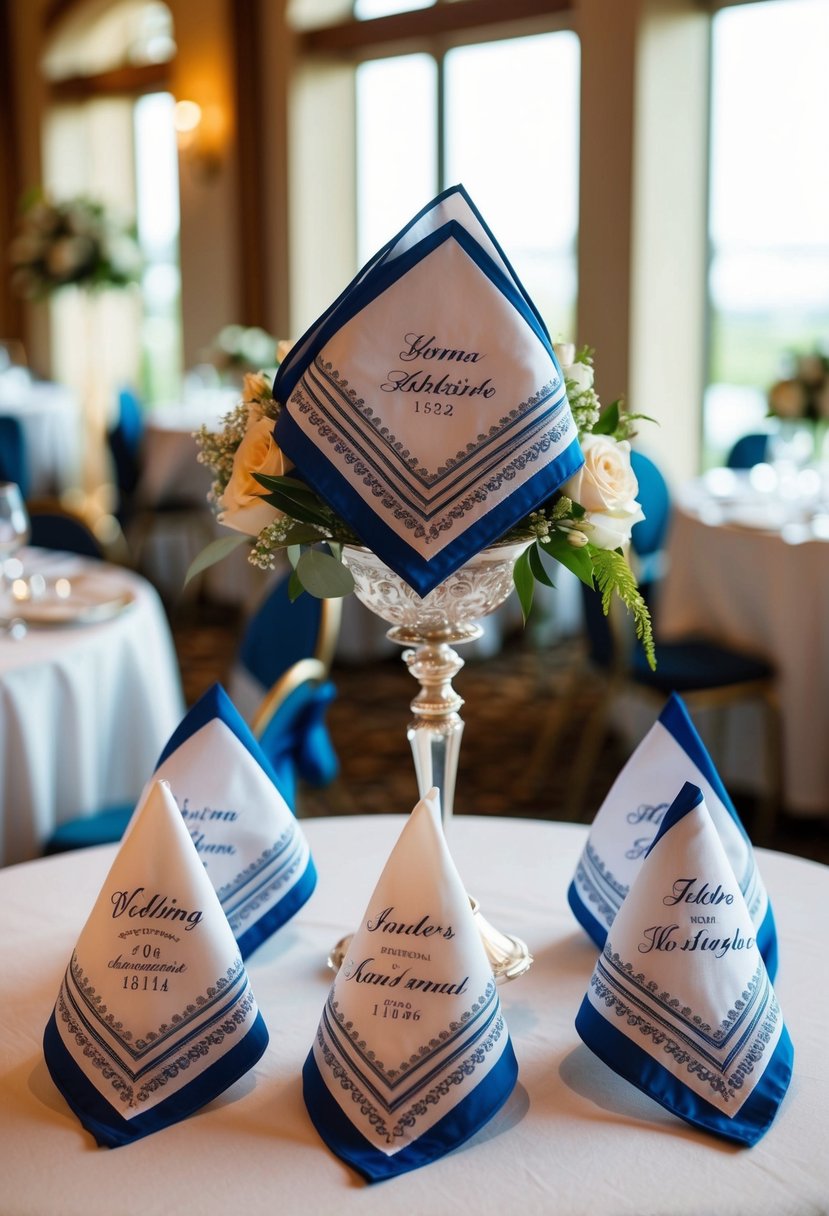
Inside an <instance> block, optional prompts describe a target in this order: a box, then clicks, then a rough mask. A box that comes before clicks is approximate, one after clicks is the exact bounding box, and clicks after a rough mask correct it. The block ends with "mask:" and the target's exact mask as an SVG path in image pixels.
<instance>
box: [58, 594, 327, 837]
mask: <svg viewBox="0 0 829 1216" xmlns="http://www.w3.org/2000/svg"><path fill="white" fill-rule="evenodd" d="M341 606H342V605H341V601H340V600H317V599H314V598H313V597H312V596H310V595H308V594H307V593H303V594H302V595H301V596H300V597H299V598H298V599H297V600H295V601H294V602H293V603H291V601H290V598H289V595H288V576H286V577H284V578H283V579H281V580H279V581H278V582H277V583H276V584H275V585H274V587H273V588H272V589H271V591H270V592H269V594H268V595H267V596H266V597H265V599H264V600H263V602H262V604H261V605H260V606H259V608H258V609H257V611H256V612H255V613H254V615H253V616H252V617H251V619H250V621H249V622H248V625H247V628H246V630H245V631H244V633H243V636H242V640H241V643H240V647H239V662H240V663H241V665H242V666H243V667H244V668H245V669H246V672H247V674H248V675H249V677H251V678H252V679H255V680H256V681H258V682H259V683H260V684H261V686H262V696H261V701H260V703H259V704H258V706H257V709H256V711H255V713H254V714H253V715H252V718H251V723H250V725H251V729H252V731H253V734H254V736H255V737H256V739H257V740H258V741H259V743H260V745H261V746H262V748H263V750H264V752H265V754H266V755H267V757H268V759H269V760H270V762H271V765H272V767H273V769H274V771H275V773H276V776H277V784H278V787H279V791H280V793H281V794H282V796H283V798H284V799H285V801H286V802H287V803H288V805H289V806H290V807H292V808H293V809H294V810H295V811H296V809H297V797H298V785H299V782H300V781H305V782H307V783H308V784H309V785H312V786H316V787H324V786H327V785H329V784H330V783H332V782H333V781H334V780H335V778H336V777H337V775H338V773H339V761H338V759H337V754H336V751H335V749H334V745H333V743H332V741H331V738H330V735H329V733H328V728H327V726H326V723H325V715H326V713H327V710H328V707H329V706H330V704H331V702H332V701H333V700H334V698H335V696H336V688H335V686H334V684H333V682H332V681H331V680H330V679H329V670H330V666H331V662H332V660H333V657H334V650H335V648H336V644H337V636H338V633H339V627H340V613H341ZM147 776H148V777H149V776H150V774H149V773H148V774H147ZM133 809H134V807H133V804H129V805H127V806H120V807H113V808H107V809H106V810H105V811H102V812H99V813H97V814H95V815H92V816H88V817H83V816H82V817H80V818H77V819H72V820H69V821H67V822H66V823H63V824H61V825H59V826H58V828H57V829H56V830H55V831H54V833H53V834H52V836H51V837H50V839H49V841H48V842H47V844H46V846H45V848H44V853H45V854H51V853H63V852H66V851H68V850H70V849H78V848H86V847H88V846H90V845H96V844H110V843H113V842H114V841H117V840H120V839H121V836H122V835H123V833H124V829H125V828H126V826H127V823H128V822H129V819H130V816H131V815H132V812H133Z"/></svg>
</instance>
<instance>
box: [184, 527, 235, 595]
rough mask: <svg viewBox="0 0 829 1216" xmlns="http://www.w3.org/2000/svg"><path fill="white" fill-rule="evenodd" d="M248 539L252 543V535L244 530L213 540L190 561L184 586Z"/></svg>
mask: <svg viewBox="0 0 829 1216" xmlns="http://www.w3.org/2000/svg"><path fill="white" fill-rule="evenodd" d="M245 541H247V542H248V543H250V537H249V536H247V535H246V534H245V533H244V532H234V534H233V535H232V536H220V537H219V539H218V540H212V541H211V542H210V544H209V545H207V546H206V547H205V548H204V549H202V551H201V553H198V554H197V555H196V556H195V557H194V558H193V560H192V562H191V563H190V567H189V569H188V571H187V574H186V575H185V578H184V586H185V587H186V586H187V584H188V583H189V582H190V581H191V579H194V578H195V577H196V575H197V574H201V572H202V571H203V570H207V569H209V567H210V566H215V564H216V562H220V561H221V560H222V559H223V558H225V557H227V555H228V553H232V552H233V550H234V549H238V548H239V546H240V545H243V544H244V543H245Z"/></svg>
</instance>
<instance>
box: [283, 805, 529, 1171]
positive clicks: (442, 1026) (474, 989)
mask: <svg viewBox="0 0 829 1216" xmlns="http://www.w3.org/2000/svg"><path fill="white" fill-rule="evenodd" d="M517 1076H518V1065H517V1064H516V1060H515V1055H514V1053H513V1050H512V1044H511V1042H510V1037H509V1032H508V1030H507V1027H506V1024H505V1022H504V1016H503V1014H502V1012H501V1006H500V1002H499V1000H498V994H497V992H496V989H495V980H494V979H493V976H492V970H491V968H490V965H489V962H488V960H487V957H486V954H485V953H484V948H483V945H482V944H481V939H480V935H479V933H478V930H477V928H476V926H475V922H474V919H473V916H472V910H471V907H470V903H469V898H468V896H467V895H466V893H465V891H464V889H463V885H462V883H461V881H460V878H459V877H458V873H457V871H456V869H455V866H454V863H453V861H452V859H451V857H450V855H449V851H448V849H447V847H446V841H445V839H444V836H443V831H442V828H441V824H440V809H439V805H438V793H437V790H432V791H431V792H430V794H429V795H427V797H426V798H424V799H423V800H422V801H421V802H419V803H418V804H417V806H416V807H415V809H414V811H413V812H412V814H411V816H410V818H409V819H408V820H407V822H406V826H405V827H404V829H403V831H402V833H401V835H400V838H399V840H398V842H397V844H396V845H395V847H394V850H393V851H392V853H391V855H390V857H389V859H388V861H387V863H386V866H385V869H384V870H383V873H382V875H381V877H380V881H379V882H378V884H377V887H376V889H375V892H374V895H373V896H372V898H371V901H370V902H369V905H368V908H367V909H366V912H365V916H364V917H363V920H362V922H361V924H360V926H359V928H358V929H357V932H356V933H355V934H354V937H353V938H352V940H351V944H350V946H349V949H348V953H347V955H346V957H345V960H344V962H343V965H342V967H341V968H340V971H339V974H338V975H337V978H336V980H335V981H334V984H333V987H332V988H331V991H330V993H329V995H328V999H327V1001H326V1003H325V1008H324V1009H323V1013H322V1018H321V1020H320V1024H319V1028H318V1030H317V1035H316V1039H315V1042H314V1044H313V1047H312V1049H311V1051H310V1053H309V1055H308V1059H307V1060H306V1062H305V1067H304V1069H303V1087H304V1094H305V1104H306V1106H307V1108H308V1112H309V1114H310V1116H311V1119H312V1120H313V1123H314V1125H315V1127H316V1128H317V1131H318V1132H319V1134H320V1136H321V1137H322V1139H323V1140H324V1141H325V1142H326V1144H328V1146H329V1147H330V1148H331V1149H332V1150H333V1151H334V1152H335V1153H336V1154H337V1155H338V1156H339V1157H341V1158H342V1159H343V1160H344V1161H347V1162H348V1163H349V1164H350V1165H352V1166H353V1167H354V1169H356V1170H358V1171H359V1173H361V1174H362V1175H363V1176H364V1177H365V1178H366V1179H368V1181H369V1182H377V1181H379V1180H381V1179H383V1178H390V1177H392V1176H394V1175H396V1174H402V1173H405V1172H406V1171H407V1170H412V1169H415V1168H416V1167H418V1166H421V1165H426V1164H428V1163H429V1162H430V1161H435V1160H436V1159H437V1158H439V1157H442V1156H443V1155H444V1154H445V1153H448V1152H450V1151H451V1150H452V1149H453V1148H456V1147H457V1146H458V1145H459V1144H462V1143H463V1142H464V1141H465V1140H468V1139H469V1137H470V1136H472V1135H474V1133H475V1132H477V1131H478V1130H479V1128H481V1127H482V1126H483V1125H484V1124H485V1123H487V1122H488V1120H489V1119H491V1118H492V1116H493V1115H494V1114H495V1112H496V1111H497V1110H498V1109H499V1108H500V1107H501V1106H502V1105H503V1103H504V1102H505V1101H506V1100H507V1098H508V1097H509V1095H510V1093H511V1092H512V1089H513V1086H514V1085H515V1081H516V1079H517Z"/></svg>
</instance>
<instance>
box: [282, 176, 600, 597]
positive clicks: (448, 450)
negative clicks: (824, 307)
mask: <svg viewBox="0 0 829 1216" xmlns="http://www.w3.org/2000/svg"><path fill="white" fill-rule="evenodd" d="M437 204H438V201H437V200H436V204H434V205H432V206H431V207H429V208H426V209H424V212H422V213H421V216H420V218H419V219H418V218H417V217H416V221H413V223H412V224H411V225H408V226H407V228H406V229H404V230H403V232H402V233H401V234H399V235H398V237H396V238H395V240H394V241H392V242H390V244H389V245H388V246H386V248H385V249H384V250H381V252H380V254H378V255H377V257H376V258H375V259H373V260H372V262H371V263H370V264H369V266H368V267H367V268H366V269H365V270H364V271H363V272H362V273H361V275H359V276H358V277H357V279H356V280H355V281H354V283H352V284H351V286H350V287H349V288H348V289H347V290H346V292H345V293H343V295H342V296H341V297H340V298H339V299H338V300H337V301H336V302H335V304H334V305H333V306H332V308H331V309H329V310H328V312H327V313H326V314H324V316H323V317H322V318H320V320H319V321H318V322H316V323H315V325H314V326H312V328H311V330H310V331H309V332H308V334H306V335H305V336H304V337H303V338H302V339H300V341H299V342H298V343H297V344H296V346H295V347H294V348H293V350H292V351H291V352H290V354H289V356H288V358H287V359H286V360H285V362H284V363H283V365H282V366H281V367H280V370H279V374H278V376H277V379H276V383H275V385H274V392H275V395H276V396H277V398H278V399H279V400H280V401H282V402H283V406H284V408H283V409H282V410H281V411H280V414H279V418H278V421H277V432H276V433H277V438H278V440H279V443H280V446H281V447H283V448H284V450H285V451H286V452H287V454H288V455H289V456H290V457H291V458H292V459H293V461H294V462H295V464H296V465H297V467H298V468H301V469H302V472H303V476H304V477H305V478H306V479H307V480H308V481H309V482H310V484H311V485H313V486H314V488H315V489H316V490H317V491H318V492H319V493H320V494H321V495H322V496H323V498H325V499H326V501H328V502H329V504H330V505H331V506H332V507H333V508H334V509H335V510H336V511H337V512H338V513H339V514H341V515H342V516H343V517H344V518H345V519H346V520H347V521H348V522H349V523H350V524H351V526H352V527H353V528H354V530H355V531H356V532H357V534H358V535H359V536H360V538H361V539H362V541H363V543H364V544H365V545H367V546H368V547H369V548H371V549H373V550H374V551H375V552H376V553H377V554H378V555H379V556H380V557H382V558H383V559H384V561H385V562H386V563H387V564H388V565H389V566H390V567H391V568H392V569H393V570H396V571H397V573H398V574H400V575H401V577H402V578H404V579H405V580H406V581H407V582H409V584H410V585H411V586H412V587H413V588H414V589H415V590H416V591H418V592H419V593H420V594H421V595H425V594H426V593H427V592H428V591H430V590H431V589H432V588H433V587H435V586H436V585H437V584H438V583H440V582H442V581H443V580H444V579H445V578H446V577H447V576H448V575H449V574H451V573H452V572H453V571H454V570H456V569H457V568H458V567H459V566H461V565H462V564H463V562H465V561H466V560H467V559H468V558H469V557H471V556H472V555H473V554H474V553H477V552H478V551H479V550H480V549H482V548H484V547H485V546H486V545H488V544H490V543H491V542H493V541H495V540H497V539H498V538H499V537H500V536H502V535H503V534H504V533H505V532H506V531H508V530H509V528H510V527H512V526H513V525H514V524H515V523H517V522H518V521H519V520H520V519H521V518H523V516H524V515H526V514H527V513H528V512H529V511H531V510H533V509H534V508H535V507H536V506H538V505H539V503H541V502H542V501H543V500H545V499H546V498H548V497H550V495H552V494H553V493H554V492H555V490H556V489H558V487H559V486H560V485H561V484H562V482H564V481H565V480H566V479H567V478H568V477H570V476H571V475H572V473H574V472H575V471H576V469H577V468H578V467H579V466H580V465H581V463H582V459H583V457H582V453H581V449H580V447H579V443H578V437H577V433H576V428H575V424H574V422H573V418H572V415H571V413H570V407H569V403H568V401H567V394H566V391H565V386H564V378H563V376H562V374H561V371H560V369H559V367H558V364H557V363H556V359H555V355H554V354H553V348H552V345H551V343H550V340H549V337H548V335H547V332H546V330H545V329H544V326H543V325H542V323H541V322H540V320H539V318H538V315H537V313H536V311H535V310H534V308H533V306H532V305H531V304H530V302H529V300H528V297H527V296H526V293H525V292H524V290H523V288H521V285H520V283H519V282H518V280H517V279H516V278H515V276H514V274H513V272H512V270H511V267H510V266H509V263H508V262H507V261H506V259H505V258H504V257H503V255H502V254H501V251H500V249H499V247H498V246H497V243H496V242H495V241H494V238H492V237H491V234H489V230H488V229H486V227H485V225H483V222H482V221H481V220H480V217H479V216H478V213H477V212H475V211H474V210H473V209H472V208H471V206H469V204H468V202H467V201H466V196H465V195H463V194H461V193H454V192H450V194H449V196H444V199H443V201H442V202H440V204H439V205H437ZM444 216H451V217H452V218H447V219H445V222H442V223H440V224H439V226H436V225H437V224H438V220H443V218H444ZM455 217H459V218H455Z"/></svg>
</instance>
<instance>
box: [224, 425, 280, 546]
mask: <svg viewBox="0 0 829 1216" xmlns="http://www.w3.org/2000/svg"><path fill="white" fill-rule="evenodd" d="M273 430H274V422H273V419H272V418H259V419H257V420H256V421H254V422H252V423H251V425H250V426H249V427H248V429H247V431H246V432H245V437H244V439H243V440H242V442H241V443H240V444H239V446H238V448H237V449H236V453H235V455H234V457H233V472H232V474H231V477H230V481H229V482H228V483H227V486H226V487H225V491H224V493H223V494H222V496H221V498H220V499H219V506H220V507H221V514H220V515H219V523H221V524H224V525H225V527H227V528H234V529H235V530H236V531H237V532H245V533H247V535H248V536H258V534H259V533H260V532H261V531H262V529H263V528H264V527H265V526H266V525H267V524H270V523H273V521H274V520H275V519H279V518H280V517H281V515H282V512H281V511H278V510H277V509H276V507H272V506H271V505H270V503H267V502H264V501H263V498H262V495H263V494H266V493H267V491H266V490H265V488H264V486H261V485H260V484H259V482H258V481H257V480H256V478H255V477H254V476H253V475H254V473H264V474H267V475H269V476H271V477H284V476H285V474H286V473H287V472H288V471H289V470H290V469H292V468H293V464H292V463H291V461H290V460H288V458H287V457H286V456H285V454H284V452H283V451H282V450H281V448H280V447H279V446H278V444H277V442H276V440H275V439H274V437H273Z"/></svg>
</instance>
